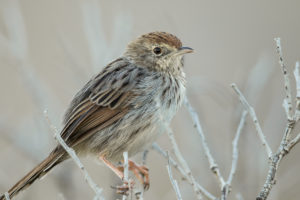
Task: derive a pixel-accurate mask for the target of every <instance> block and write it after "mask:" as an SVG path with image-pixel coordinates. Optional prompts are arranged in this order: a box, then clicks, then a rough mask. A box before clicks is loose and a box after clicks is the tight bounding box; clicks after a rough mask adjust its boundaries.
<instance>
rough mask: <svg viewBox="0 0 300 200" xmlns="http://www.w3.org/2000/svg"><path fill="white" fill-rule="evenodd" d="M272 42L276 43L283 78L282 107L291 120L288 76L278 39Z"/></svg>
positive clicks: (290, 95) (291, 107)
mask: <svg viewBox="0 0 300 200" xmlns="http://www.w3.org/2000/svg"><path fill="white" fill-rule="evenodd" d="M274 40H275V41H276V51H277V53H278V55H279V64H280V66H281V69H282V73H283V78H284V90H285V99H284V100H283V107H284V109H285V112H286V115H287V118H288V120H292V109H293V106H292V94H291V85H290V79H289V74H288V72H287V67H286V66H285V64H284V62H283V56H282V50H281V44H280V38H275V39H274Z"/></svg>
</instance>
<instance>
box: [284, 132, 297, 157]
mask: <svg viewBox="0 0 300 200" xmlns="http://www.w3.org/2000/svg"><path fill="white" fill-rule="evenodd" d="M299 141H300V133H298V135H297V136H296V137H295V138H294V139H293V140H291V141H290V143H288V144H287V146H286V148H285V150H286V151H288V152H289V151H290V150H291V149H292V148H293V147H294V146H295V145H296V144H297V143H298V142H299Z"/></svg>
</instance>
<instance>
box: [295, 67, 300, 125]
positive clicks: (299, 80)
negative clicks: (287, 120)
mask: <svg viewBox="0 0 300 200" xmlns="http://www.w3.org/2000/svg"><path fill="white" fill-rule="evenodd" d="M294 76H295V80H296V91H297V93H296V110H295V120H296V121H298V120H299V119H300V72H299V62H296V65H295V70H294Z"/></svg>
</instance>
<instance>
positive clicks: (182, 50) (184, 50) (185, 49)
mask: <svg viewBox="0 0 300 200" xmlns="http://www.w3.org/2000/svg"><path fill="white" fill-rule="evenodd" d="M193 51H194V49H192V48H190V47H181V48H179V50H178V53H179V54H186V53H192V52H193Z"/></svg>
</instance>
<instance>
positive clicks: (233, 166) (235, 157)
mask: <svg viewBox="0 0 300 200" xmlns="http://www.w3.org/2000/svg"><path fill="white" fill-rule="evenodd" d="M247 114H248V111H246V110H244V111H243V113H242V117H241V120H240V123H239V126H238V128H237V131H236V135H235V137H234V139H233V141H232V162H231V169H230V173H229V176H228V179H227V181H226V188H225V191H224V193H223V194H222V195H224V198H226V197H227V195H228V194H229V192H230V187H231V183H232V180H233V176H234V174H235V172H236V167H237V163H238V156H239V151H238V142H239V138H240V135H241V133H242V130H243V127H244V125H245V121H246V117H247Z"/></svg>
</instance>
